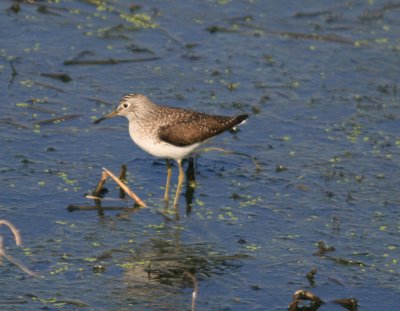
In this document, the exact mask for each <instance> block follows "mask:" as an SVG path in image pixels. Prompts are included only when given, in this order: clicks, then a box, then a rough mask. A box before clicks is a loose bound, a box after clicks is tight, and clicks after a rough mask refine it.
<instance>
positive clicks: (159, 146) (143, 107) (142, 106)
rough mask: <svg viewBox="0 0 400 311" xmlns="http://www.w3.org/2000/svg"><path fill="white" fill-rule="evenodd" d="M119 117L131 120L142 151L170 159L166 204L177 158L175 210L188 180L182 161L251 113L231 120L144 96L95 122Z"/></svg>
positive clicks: (123, 101) (129, 98)
mask: <svg viewBox="0 0 400 311" xmlns="http://www.w3.org/2000/svg"><path fill="white" fill-rule="evenodd" d="M115 116H124V117H126V118H127V119H128V121H129V134H130V136H131V138H132V140H133V141H134V142H135V143H136V144H137V145H138V146H139V147H140V148H141V149H143V150H144V151H146V152H148V153H150V154H151V155H153V156H155V157H160V158H165V159H166V163H167V182H166V185H165V194H164V200H165V201H166V203H168V201H169V185H170V179H171V173H172V169H171V164H170V162H169V160H170V159H173V160H176V162H177V163H178V168H179V177H178V186H177V189H176V194H175V199H174V208H177V206H178V199H179V195H180V192H181V189H182V184H183V181H184V178H185V177H184V172H183V168H182V159H184V158H186V157H188V156H189V155H190V154H191V153H192V152H194V151H195V150H196V149H197V148H198V147H199V146H201V145H202V144H203V143H204V142H205V141H206V140H208V139H209V138H211V137H213V136H215V135H218V134H220V133H222V132H224V131H226V130H229V129H232V128H234V127H236V126H237V125H240V124H242V123H243V122H244V121H245V120H246V119H247V118H248V115H247V114H241V115H236V116H231V117H227V116H219V115H210V114H205V113H201V112H196V111H191V110H186V109H182V108H176V107H167V106H160V105H156V104H155V103H153V102H152V101H151V100H150V99H149V98H148V97H146V96H145V95H142V94H128V95H125V96H123V97H122V99H121V101H120V103H119V105H118V107H117V109H116V110H114V111H113V112H111V113H109V114H107V115H105V116H104V117H102V118H100V119H97V120H96V121H94V123H99V122H101V121H103V120H105V119H109V118H112V117H115Z"/></svg>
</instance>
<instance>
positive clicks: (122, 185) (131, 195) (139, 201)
mask: <svg viewBox="0 0 400 311" xmlns="http://www.w3.org/2000/svg"><path fill="white" fill-rule="evenodd" d="M103 171H104V172H106V173H107V174H108V176H110V177H111V178H112V179H113V180H114V181H115V182H116V183H117V184H118V186H120V187H121V188H122V189H123V190H124V191H125V192H126V193H127V194H128V195H129V196H130V197H131V198H132V199H133V200H134V201H135V202H136V203H137V204H139V205H140V206H141V207H146V204H145V203H144V202H143V201H142V200H141V199H140V198H139V197H138V196H137V195H136V194H135V193H134V192H133V191H132V190H131V189H129V187H128V186H126V185H125V184H124V183H123V182H122V181H121V180H120V179H119V178H118V177H117V176H115V175H114V174H113V173H112V172H111V171H109V170H108V169H106V168H103Z"/></svg>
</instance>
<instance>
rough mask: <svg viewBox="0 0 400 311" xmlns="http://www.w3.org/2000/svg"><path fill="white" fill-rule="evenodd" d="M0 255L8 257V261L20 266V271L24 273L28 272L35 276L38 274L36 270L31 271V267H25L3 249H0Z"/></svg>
mask: <svg viewBox="0 0 400 311" xmlns="http://www.w3.org/2000/svg"><path fill="white" fill-rule="evenodd" d="M0 256H3V257H4V258H6V259H8V260H9V261H11V262H12V263H13V264H14V265H16V266H17V267H18V268H20V269H21V270H22V271H24V272H25V273H27V274H29V275H30V276H34V277H37V276H39V275H38V274H37V273H36V272H33V271H32V270H31V269H29V268H28V267H25V266H24V265H23V264H22V263H20V262H19V261H17V260H16V259H14V258H13V257H12V256H10V255H7V254H6V253H5V251H4V249H0Z"/></svg>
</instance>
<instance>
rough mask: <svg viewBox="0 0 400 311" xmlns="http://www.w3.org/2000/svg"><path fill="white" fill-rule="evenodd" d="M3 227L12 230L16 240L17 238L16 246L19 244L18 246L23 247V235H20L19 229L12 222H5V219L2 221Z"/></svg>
mask: <svg viewBox="0 0 400 311" xmlns="http://www.w3.org/2000/svg"><path fill="white" fill-rule="evenodd" d="M1 225H5V226H7V227H8V228H9V229H10V230H11V232H12V233H13V235H14V238H15V244H17V245H18V246H21V244H22V240H21V235H20V234H19V231H18V229H17V228H16V227H15V226H14V225H13V224H12V223H11V222H9V221H8V220H4V219H0V226H1ZM1 246H2V245H1Z"/></svg>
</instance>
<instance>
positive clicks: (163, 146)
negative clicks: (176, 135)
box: [129, 122, 200, 160]
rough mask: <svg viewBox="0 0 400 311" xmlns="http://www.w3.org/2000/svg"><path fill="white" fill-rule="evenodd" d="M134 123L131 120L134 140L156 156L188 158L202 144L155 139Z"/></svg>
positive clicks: (177, 158)
mask: <svg viewBox="0 0 400 311" xmlns="http://www.w3.org/2000/svg"><path fill="white" fill-rule="evenodd" d="M132 123H133V122H130V124H129V135H130V136H131V138H132V140H133V141H134V142H135V144H136V145H138V146H139V147H140V148H141V149H143V150H144V151H146V152H147V153H150V154H151V155H153V156H155V157H160V158H168V159H174V160H179V159H183V158H186V157H187V156H189V155H190V154H191V153H192V152H193V151H194V150H195V149H196V148H197V147H199V146H200V143H196V144H193V145H190V146H184V147H177V146H174V145H171V144H169V143H166V142H163V141H160V140H157V139H155V138H154V137H152V135H151V133H147V132H142V131H140V130H139V127H137V126H135V125H134V124H132Z"/></svg>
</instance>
